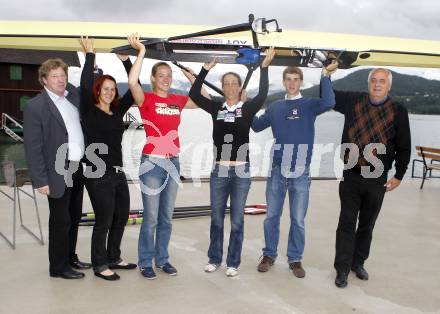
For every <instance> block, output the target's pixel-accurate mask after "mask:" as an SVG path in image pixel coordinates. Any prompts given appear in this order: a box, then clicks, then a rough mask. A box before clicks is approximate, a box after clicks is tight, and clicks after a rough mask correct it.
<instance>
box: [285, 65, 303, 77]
mask: <svg viewBox="0 0 440 314" xmlns="http://www.w3.org/2000/svg"><path fill="white" fill-rule="evenodd" d="M287 74H298V75H299V78H300V79H301V81H302V80H303V79H304V74H303V71H302V70H301V69H300V68H298V67H293V66H289V67H287V68H285V69H284V71H283V81H284V80H285V79H286V76H287Z"/></svg>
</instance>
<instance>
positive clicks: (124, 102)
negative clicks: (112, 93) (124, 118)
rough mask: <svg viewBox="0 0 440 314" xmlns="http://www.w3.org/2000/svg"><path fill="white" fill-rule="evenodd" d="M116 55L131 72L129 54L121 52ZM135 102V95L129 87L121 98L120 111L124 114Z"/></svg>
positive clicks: (127, 70) (128, 71)
mask: <svg viewBox="0 0 440 314" xmlns="http://www.w3.org/2000/svg"><path fill="white" fill-rule="evenodd" d="M116 56H117V57H118V59H119V60H121V61H122V64H123V65H124V68H125V71H126V72H127V74H129V73H130V70H131V67H132V63H131V61H130V58H129V57H128V56H127V55H121V54H116ZM133 103H134V98H133V95H132V93H131V90H130V89H128V91H126V92H125V94H124V96H122V97H121V99H120V100H119V106H118V110H119V112H120V113H121V114H122V115H124V114H125V113H126V112H127V111H128V109H130V107H131V106H132V105H133Z"/></svg>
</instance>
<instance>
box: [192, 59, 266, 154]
mask: <svg viewBox="0 0 440 314" xmlns="http://www.w3.org/2000/svg"><path fill="white" fill-rule="evenodd" d="M207 74H208V71H207V70H206V69H205V68H203V67H202V70H201V71H200V73H199V75H198V76H197V79H196V81H195V82H194V84H193V86H192V87H191V90H190V92H189V97H190V98H191V99H192V100H193V101H194V103H195V104H196V105H197V106H199V107H200V108H202V109H203V110H205V111H206V112H208V113H209V114H210V115H211V118H212V122H213V131H212V138H213V140H214V156H216V161H220V160H222V161H246V162H249V130H250V128H251V124H252V120H253V118H254V116H255V114H256V113H257V112H258V110H260V109H261V107H262V106H263V104H264V101H265V100H266V97H267V92H268V89H269V80H268V69H267V67H266V68H262V67H260V87H259V92H258V94H257V95H256V96H255V97H254V98H253V99H251V100H249V101H246V102H245V103H244V104H242V106H240V105H238V106H237V109H235V110H234V111H228V108H227V106H226V105H224V103H222V102H218V101H213V100H210V99H207V98H205V97H204V96H203V95H202V94H201V89H202V85H203V81H204V79H205V77H206V75H207ZM239 104H240V103H239ZM228 117H229V118H228ZM232 120H233V121H232ZM228 121H229V122H228Z"/></svg>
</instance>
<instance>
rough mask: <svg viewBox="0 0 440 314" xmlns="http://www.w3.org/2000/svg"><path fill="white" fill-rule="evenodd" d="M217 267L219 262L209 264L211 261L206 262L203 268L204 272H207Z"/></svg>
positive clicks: (213, 270)
mask: <svg viewBox="0 0 440 314" xmlns="http://www.w3.org/2000/svg"><path fill="white" fill-rule="evenodd" d="M219 267H220V265H219V264H211V263H208V264H206V265H205V268H204V270H205V272H207V273H213V272H215V271H216V270H217V269H218V268H219Z"/></svg>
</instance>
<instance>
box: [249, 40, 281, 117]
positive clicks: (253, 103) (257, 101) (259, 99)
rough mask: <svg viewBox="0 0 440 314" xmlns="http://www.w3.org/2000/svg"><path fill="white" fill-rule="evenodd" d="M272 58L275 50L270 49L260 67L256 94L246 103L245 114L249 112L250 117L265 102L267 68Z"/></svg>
mask: <svg viewBox="0 0 440 314" xmlns="http://www.w3.org/2000/svg"><path fill="white" fill-rule="evenodd" d="M274 57H275V49H274V48H273V47H270V48H269V49H268V50H267V51H266V57H265V58H264V60H263V62H262V63H261V66H260V85H259V89H258V94H257V95H256V96H255V97H254V98H253V99H252V100H250V101H249V102H248V109H247V112H249V113H250V114H251V115H256V114H257V112H258V111H259V110H260V109H261V107H263V105H264V101H265V100H266V97H267V92H268V91H269V78H268V72H269V71H268V68H269V65H270V63H271V62H272V60H273V58H274Z"/></svg>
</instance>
